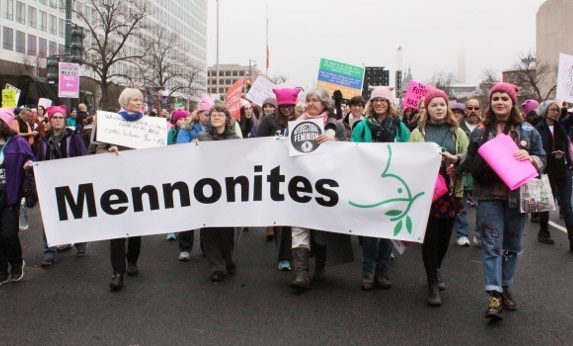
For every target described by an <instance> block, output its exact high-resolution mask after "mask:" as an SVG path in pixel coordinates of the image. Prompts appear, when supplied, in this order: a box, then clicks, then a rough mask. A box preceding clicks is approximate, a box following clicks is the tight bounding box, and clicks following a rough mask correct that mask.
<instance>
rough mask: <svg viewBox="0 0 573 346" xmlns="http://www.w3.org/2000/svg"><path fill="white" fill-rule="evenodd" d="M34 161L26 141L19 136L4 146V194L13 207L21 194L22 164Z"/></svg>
mask: <svg viewBox="0 0 573 346" xmlns="http://www.w3.org/2000/svg"><path fill="white" fill-rule="evenodd" d="M28 160H32V161H36V158H35V157H34V154H33V153H32V148H30V144H28V141H27V140H25V139H24V138H22V137H20V136H14V137H12V139H11V140H10V141H9V142H8V143H7V144H5V146H4V165H5V166H6V194H7V196H8V201H7V202H8V204H9V205H15V204H16V203H17V202H18V199H19V198H20V196H21V194H22V191H21V190H22V186H23V185H24V184H23V183H24V182H25V181H24V179H25V175H24V163H26V162H27V161H28Z"/></svg>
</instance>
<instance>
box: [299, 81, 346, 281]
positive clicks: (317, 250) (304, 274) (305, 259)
mask: <svg viewBox="0 0 573 346" xmlns="http://www.w3.org/2000/svg"><path fill="white" fill-rule="evenodd" d="M306 104H307V107H306V112H304V113H303V114H302V115H301V116H300V117H299V119H320V120H322V121H324V129H325V133H324V134H321V135H319V136H318V137H317V142H318V143H319V144H322V143H325V142H327V141H335V140H337V141H344V139H345V136H346V132H345V130H344V125H342V124H341V123H340V122H339V121H338V120H336V117H335V116H334V111H333V102H332V98H331V97H330V95H329V94H328V92H327V91H326V90H324V89H320V88H314V89H311V90H309V91H308V93H307V94H306ZM311 250H312V253H313V254H314V256H315V270H314V277H313V280H315V281H322V280H324V272H325V268H326V260H327V258H328V259H329V262H330V264H341V263H348V262H352V261H354V254H353V252H352V244H351V242H350V236H348V235H346V234H340V233H332V232H321V231H317V230H310V229H308V228H302V227H292V256H293V262H294V269H295V274H296V278H295V280H294V281H293V282H292V283H291V287H292V288H293V289H294V290H295V291H297V292H301V291H304V290H306V289H307V288H309V287H310V275H309V261H310V255H311Z"/></svg>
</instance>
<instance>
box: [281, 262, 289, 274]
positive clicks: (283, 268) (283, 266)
mask: <svg viewBox="0 0 573 346" xmlns="http://www.w3.org/2000/svg"><path fill="white" fill-rule="evenodd" d="M279 270H280V271H281V272H288V271H290V262H289V261H280V262H279Z"/></svg>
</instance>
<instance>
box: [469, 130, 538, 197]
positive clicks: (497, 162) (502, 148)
mask: <svg viewBox="0 0 573 346" xmlns="http://www.w3.org/2000/svg"><path fill="white" fill-rule="evenodd" d="M518 150H519V148H518V147H517V144H515V142H514V141H513V139H511V137H509V136H508V135H504V134H500V135H498V136H497V137H495V138H494V139H492V140H491V141H488V142H486V143H484V144H483V145H482V146H481V147H480V148H479V149H478V153H479V154H480V155H481V157H483V159H484V160H485V162H487V163H488V165H490V166H491V168H492V169H493V170H494V172H495V173H496V174H497V175H498V176H499V177H500V178H501V180H503V182H504V183H505V185H507V187H508V188H509V189H510V190H515V189H517V188H518V187H520V186H521V185H523V184H525V183H527V182H528V181H529V180H531V179H533V178H535V177H536V176H538V175H539V173H537V170H536V169H535V167H534V166H533V165H532V164H531V162H529V161H527V160H525V161H519V160H516V159H515V158H514V157H513V154H514V153H515V152H516V151H518Z"/></svg>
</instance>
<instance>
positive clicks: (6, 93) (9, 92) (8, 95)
mask: <svg viewBox="0 0 573 346" xmlns="http://www.w3.org/2000/svg"><path fill="white" fill-rule="evenodd" d="M16 93H17V91H16V89H2V107H16V106H17V103H18V100H16Z"/></svg>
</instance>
